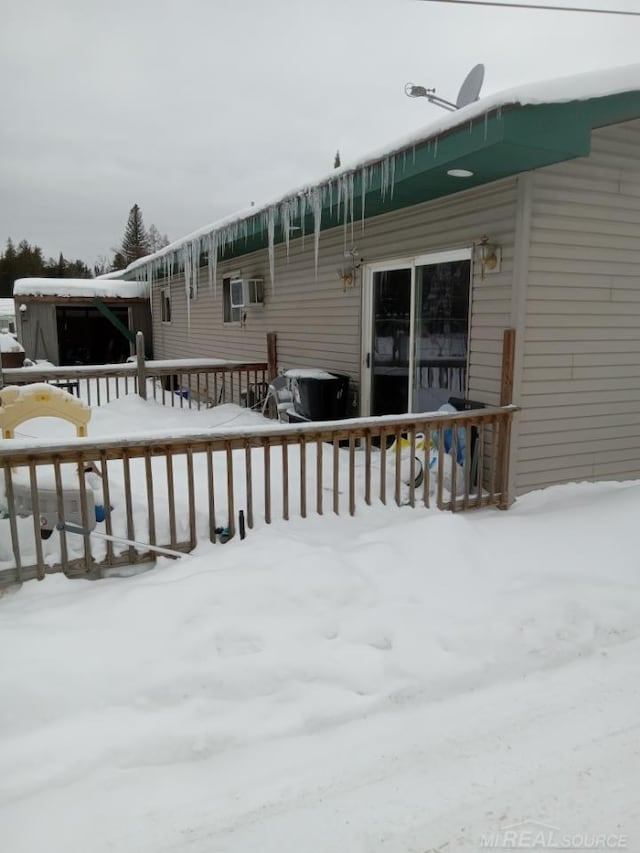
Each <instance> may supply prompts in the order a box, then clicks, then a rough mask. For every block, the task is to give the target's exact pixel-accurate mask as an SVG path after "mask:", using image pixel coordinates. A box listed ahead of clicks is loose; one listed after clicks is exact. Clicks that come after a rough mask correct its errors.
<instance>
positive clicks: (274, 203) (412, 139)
mask: <svg viewBox="0 0 640 853" xmlns="http://www.w3.org/2000/svg"><path fill="white" fill-rule="evenodd" d="M629 92H634V93H640V63H638V64H634V65H627V66H622V67H619V68H608V69H602V70H599V71H591V72H587V73H582V74H576V75H572V76H568V77H562V78H556V79H551V80H544V81H541V82H538V83H533V84H527V85H522V86H517V87H514V88H511V89H507V90H505V91H502V92H498V93H496V94H493V95H488V96H487V97H484V98H482V99H481V100H479V101H476V102H475V103H472V104H469V105H468V106H466V107H463V108H462V109H460V110H456V111H455V112H449V113H446V114H443V115H441V116H439V117H438V118H437V119H436V120H435V121H433V122H431V123H429V124H428V125H426V126H423V127H421V128H419V129H418V130H417V131H415V132H414V133H411V134H408V135H406V136H404V137H402V138H400V139H396V140H395V141H394V142H393V143H391V144H389V145H387V146H385V147H384V148H380V149H378V150H376V151H372V152H370V153H369V154H367V155H366V156H365V157H362V158H360V159H358V160H356V161H355V162H353V163H348V164H345V165H344V166H342V167H341V168H339V169H334V170H332V172H330V173H327V174H325V175H324V176H322V177H320V178H319V179H317V180H316V181H313V182H310V183H307V184H304V185H302V186H300V187H298V188H296V189H294V190H291V191H289V192H288V193H286V194H285V195H282V196H280V197H278V198H276V199H272V200H271V201H269V202H266V203H264V204H262V205H259V206H254V207H249V208H245V209H244V210H240V211H238V212H236V213H234V214H231V215H230V216H227V217H225V218H223V219H220V220H217V221H216V222H213V223H211V224H209V225H205V226H203V227H202V228H199V229H198V230H196V231H194V232H192V233H191V234H188V235H187V236H185V237H182V238H180V239H179V240H176V241H174V242H173V243H170V244H169V245H168V246H165V247H164V248H162V249H160V250H159V251H157V252H155V253H153V254H151V255H147V256H145V257H144V258H140V259H139V260H137V261H134V262H133V263H131V264H130V265H129V266H128V267H127V270H126V271H125V272H126V273H131V272H132V271H134V270H145V273H146V280H147V281H148V282H149V283H151V281H152V280H153V274H154V270H155V269H159V268H160V266H161V264H164V266H165V273H166V274H168V275H171V274H172V270H173V260H172V258H173V255H174V253H175V252H176V250H181V255H180V257H181V261H182V263H183V264H184V269H185V278H188V276H189V274H190V270H191V269H194V267H195V268H196V269H197V264H198V262H199V258H200V254H201V253H202V252H207V253H208V255H209V264H210V267H211V266H212V267H213V271H212V272H213V279H214V280H215V270H216V265H217V256H218V254H220V253H224V251H225V249H228V248H229V246H232V245H233V244H234V243H235V242H236V241H237V240H239V239H242V238H244V240H245V241H246V240H247V238H248V237H250V236H252V235H255V232H256V229H259V230H260V231H262V232H268V242H269V255H270V267H271V273H272V279H273V244H274V232H275V228H276V224H278V225H279V226H280V227H281V228H282V234H283V240H284V242H285V243H286V244H287V248H288V242H289V230H290V228H289V223H290V222H291V221H292V220H293V219H294V218H296V219H297V217H300V219H304V217H305V215H309V214H310V213H313V215H314V231H315V238H316V264H317V240H318V234H319V231H320V222H319V220H320V218H321V212H322V207H323V205H326V204H327V203H328V202H327V196H330V198H331V205H332V207H333V206H334V204H335V205H336V206H337V208H338V211H339V210H340V207H341V205H342V209H343V211H344V215H345V218H346V217H347V216H348V213H347V210H348V209H349V208H351V217H352V218H353V198H354V196H353V191H354V178H356V179H357V180H358V179H359V181H360V187H361V190H362V194H363V197H364V195H365V194H366V192H367V191H368V189H369V188H370V186H371V181H370V179H371V177H372V174H373V169H374V168H375V167H379V171H380V175H379V184H380V188H381V192H382V195H383V197H384V196H385V194H388V193H389V191H390V193H391V196H393V183H394V171H395V169H396V165H397V164H396V160H397V155H399V154H400V155H401V154H402V153H403V152H404V153H405V155H406V152H407V151H411V150H412V149H413V152H414V156H415V150H416V148H417V147H418V146H420V145H424V144H426V143H431V142H433V143H434V152H435V153H434V159H435V157H436V156H437V151H438V140H439V138H440V139H441V138H444V137H445V136H446V135H447V134H449V133H451V132H453V131H456V130H459V129H460V128H462V127H466V126H468V127H469V128H470V129H471V128H472V127H473V124H474V121H475V122H477V120H478V119H480V120H483V119H484V121H485V123H486V121H487V119H488V117H489V116H492V115H495V114H497V115H498V116H501V115H502V111H503V110H507V109H509V108H514V107H526V106H535V105H550V104H561V103H569V102H585V101H592V100H594V99H598V98H604V97H608V96H612V95H620V94H622V93H629ZM635 115H636V114H634V117H635ZM637 115H638V116H640V109H639V110H638V112H637ZM619 120H620V119H619ZM614 121H615V119H614ZM603 123H606V122H603ZM570 156H578V155H577V154H573V155H572V154H571V153H568V154H567V156H566V157H565V158H564V159H567V158H568V157H570ZM368 180H369V184H368V183H367V181H368ZM461 188H462V187H461V186H460V184H458V185H457V186H456V190H460V189H461ZM451 191H453V190H451ZM362 217H363V219H364V212H363V213H362ZM249 221H251V222H252V224H251V226H250V225H249V224H248V223H249ZM169 259H171V260H169Z"/></svg>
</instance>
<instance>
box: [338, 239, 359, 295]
mask: <svg viewBox="0 0 640 853" xmlns="http://www.w3.org/2000/svg"><path fill="white" fill-rule="evenodd" d="M344 256H345V258H349V259H350V261H351V263H350V264H349V265H348V266H346V267H340V268H339V269H338V270H337V273H338V278H339V279H340V281H341V282H342V289H343V290H346V289H347V288H348V287H355V285H356V284H357V273H358V270H359V269H360V267H361V266H362V260H363V259H362V258H361V257H360V255H359V254H358V250H357V249H356V247H355V246H354V247H353V248H351V249H348V250H347V251H346V252H345V253H344Z"/></svg>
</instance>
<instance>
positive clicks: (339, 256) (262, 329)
mask: <svg viewBox="0 0 640 853" xmlns="http://www.w3.org/2000/svg"><path fill="white" fill-rule="evenodd" d="M515 197H516V180H515V179H514V178H512V179H506V180H504V181H500V182H497V183H495V184H493V185H491V186H490V187H484V188H479V189H475V190H469V191H466V192H460V193H457V194H456V195H454V196H450V197H448V198H446V199H443V200H439V201H434V202H428V203H424V204H420V205H416V206H415V207H412V208H406V209H404V210H400V211H397V212H394V213H390V214H385V215H383V216H378V217H375V218H373V219H370V220H367V221H366V223H365V228H364V232H363V231H362V224H361V223H360V222H355V223H354V226H353V237H352V236H351V226H350V225H349V227H348V229H347V244H346V246H347V248H348V249H349V248H351V247H352V246H357V249H358V253H359V255H360V257H361V258H363V259H364V261H365V262H366V263H373V262H376V261H383V260H386V259H393V258H402V257H409V256H415V255H419V254H426V253H429V252H433V251H446V250H449V249H455V248H461V247H470V246H471V245H472V243H474V242H478V241H479V240H481V239H482V237H483V236H484V235H488V236H489V237H490V238H491V240H492V241H495V242H496V243H498V244H499V245H500V246H501V247H502V269H501V271H500V272H499V273H495V274H490V275H487V276H485V278H484V280H481V278H480V274H479V269H478V270H476V274H475V276H474V282H473V295H472V320H471V346H470V371H469V396H471V397H472V398H474V399H478V400H482V401H485V402H487V403H496V402H498V399H499V394H500V362H501V352H502V333H503V330H504V328H506V327H507V326H508V325H509V323H510V313H511V280H512V269H513V234H514V217H515ZM344 251H345V232H344V229H343V227H342V226H340V227H338V228H334V229H331V230H329V231H325V232H322V233H321V235H320V262H319V265H318V275H317V278H316V276H315V272H314V251H313V235H307V237H306V238H305V240H304V247H303V241H302V239H300V238H299V239H296V240H292V241H291V244H290V252H289V258H288V259H287V257H286V252H285V248H284V246H276V250H275V260H276V276H275V287H272V286H271V283H270V278H269V261H268V255H267V251H266V250H263V251H261V252H256V253H254V254H251V255H245V256H243V257H239V258H234V259H233V260H232V261H229V262H228V263H227V264H221V265H220V266H219V268H218V282H217V293H216V295H215V296H214V293H213V292H211V291H210V290H209V287H208V284H207V270H206V268H203V269H201V270H200V279H199V289H198V301H197V303H193V302H192V303H191V328H190V330H189V328H188V324H187V310H186V299H185V295H184V280H183V279H182V277H181V276H174V278H173V279H172V282H174V287H173V289H172V296H173V300H172V303H173V304H172V325H171V327H170V328H168V327H166V326H163V325H162V324H161V323H160V322H159V318H158V317H155V318H154V345H155V355H156V358H179V357H198V356H202V357H219V358H229V359H256V360H260V361H265V360H266V334H267V332H276V333H277V335H278V363H279V366H280V367H281V368H290V367H322V368H325V369H327V370H334V371H343V372H346V373H349V374H350V375H351V377H352V379H353V382H354V385H357V383H358V382H359V378H360V357H361V300H362V278H361V276H362V271H361V270H360V271H359V272H358V276H357V283H356V286H355V287H347V288H346V289H345V288H344V287H343V283H342V281H341V280H340V278H339V275H338V270H339V269H342V268H344V267H347V266H348V265H349V263H350V261H349V259H347V258H345V256H344ZM231 270H233V271H234V273H235V274H240V275H242V277H243V278H253V277H262V278H264V280H265V300H264V307H259V308H252V307H249V308H248V309H247V310H246V321H245V322H243V324H242V326H240V325H239V324H233V325H229V324H227V325H225V324H224V323H223V311H222V290H223V288H222V279H223V277H226V276H227V275H228V274H229V272H230V271H231ZM164 285H165V283H164V282H162V281H161V282H159V283H158V284H156V285H155V288H158V289H159V288H161V287H163V286H164Z"/></svg>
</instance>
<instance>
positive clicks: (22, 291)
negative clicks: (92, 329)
mask: <svg viewBox="0 0 640 853" xmlns="http://www.w3.org/2000/svg"><path fill="white" fill-rule="evenodd" d="M148 295H149V294H148V289H147V286H146V284H145V283H144V282H139V281H126V280H125V279H122V278H120V279H108V280H106V281H105V280H104V279H95V278H19V279H18V280H17V281H16V283H15V284H14V287H13V297H14V299H16V298H17V297H39V296H43V297H57V298H60V299H83V300H84V299H95V298H96V297H97V298H99V299H146V298H148Z"/></svg>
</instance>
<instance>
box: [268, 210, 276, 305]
mask: <svg viewBox="0 0 640 853" xmlns="http://www.w3.org/2000/svg"><path fill="white" fill-rule="evenodd" d="M275 232H276V208H275V205H271V207H270V208H269V210H268V211H267V241H268V246H269V250H268V251H269V275H270V277H271V292H272V293H275V285H276V249H275Z"/></svg>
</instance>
